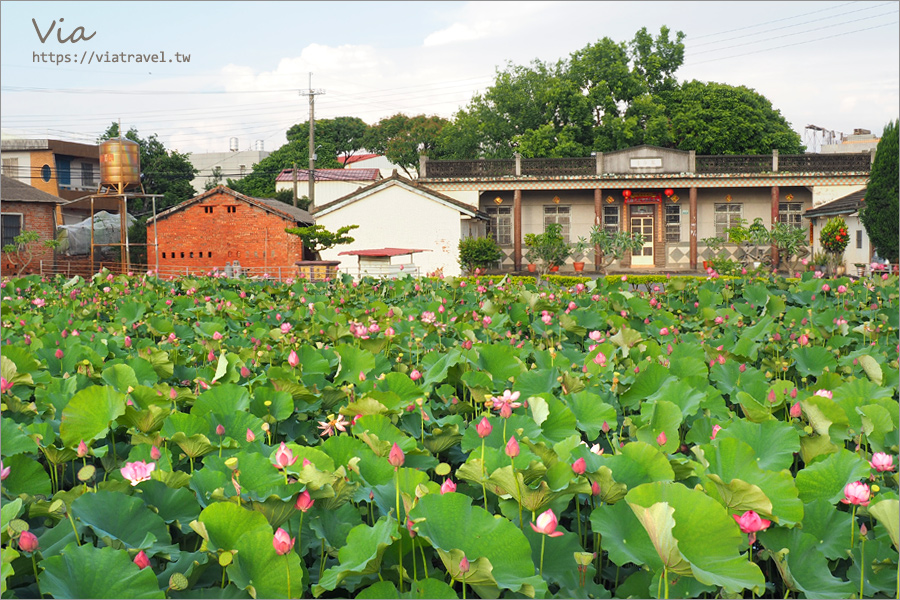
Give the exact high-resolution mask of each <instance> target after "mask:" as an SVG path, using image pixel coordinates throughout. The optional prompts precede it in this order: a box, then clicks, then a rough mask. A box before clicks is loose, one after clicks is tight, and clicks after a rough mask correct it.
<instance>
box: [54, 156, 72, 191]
mask: <svg viewBox="0 0 900 600" xmlns="http://www.w3.org/2000/svg"><path fill="white" fill-rule="evenodd" d="M56 176H57V178H58V179H59V184H60V185H72V161H71V160H69V159H68V158H63V157H62V156H57V157H56Z"/></svg>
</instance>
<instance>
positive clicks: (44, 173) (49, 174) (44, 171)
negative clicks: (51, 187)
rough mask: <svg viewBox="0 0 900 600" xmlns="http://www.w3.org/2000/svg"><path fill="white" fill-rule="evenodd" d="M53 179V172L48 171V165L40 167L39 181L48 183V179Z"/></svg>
mask: <svg viewBox="0 0 900 600" xmlns="http://www.w3.org/2000/svg"><path fill="white" fill-rule="evenodd" d="M51 177H53V171H52V170H51V169H50V165H44V166H43V167H41V179H43V180H44V181H50V178H51Z"/></svg>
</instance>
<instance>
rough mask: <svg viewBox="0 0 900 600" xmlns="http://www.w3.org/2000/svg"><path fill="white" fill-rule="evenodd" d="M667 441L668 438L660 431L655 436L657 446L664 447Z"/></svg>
mask: <svg viewBox="0 0 900 600" xmlns="http://www.w3.org/2000/svg"><path fill="white" fill-rule="evenodd" d="M668 441H669V438H667V437H666V432H665V431H660V432H659V435H658V436H656V443H657V444H659V445H660V446H665V445H666V442H668Z"/></svg>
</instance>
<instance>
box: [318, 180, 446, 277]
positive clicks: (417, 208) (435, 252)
mask: <svg viewBox="0 0 900 600" xmlns="http://www.w3.org/2000/svg"><path fill="white" fill-rule="evenodd" d="M461 218H462V215H460V212H459V210H458V209H456V208H452V207H448V206H445V205H442V204H439V203H438V202H435V201H433V200H431V199H428V198H425V197H423V196H421V195H419V194H416V193H415V192H412V191H410V190H407V189H404V188H402V187H399V186H396V185H394V186H390V187H387V188H385V189H382V190H380V191H378V192H377V193H375V194H372V195H370V196H366V197H364V198H361V199H359V200H357V201H356V202H353V203H351V204H348V205H347V206H344V207H342V208H340V209H338V210H336V211H334V212H330V213H328V214H326V215H316V224H317V225H323V226H324V227H325V229H327V230H328V231H334V230H335V229H337V228H339V227H343V226H345V225H359V229H354V230H353V231H352V232H351V233H350V235H351V236H353V237H354V238H355V241H354V242H353V243H352V244H346V245H343V246H338V247H336V248H332V249H331V250H326V251H325V252H322V259H323V260H340V261H341V265H340V267H341V269H345V268H347V269H351V270H355V269H356V266H357V264H358V263H357V258H356V257H355V256H338V253H340V252H345V251H347V250H372V249H377V248H386V247H387V248H419V249H428V250H431V251H430V252H422V253H419V254H414V255H413V262H414V263H415V264H416V265H417V266H418V267H419V271H420V273H422V274H425V273H429V272H431V271H434V270H436V269H438V268H441V269H443V272H444V275H448V276H450V275H459V274H460V269H459V240H460V235H461ZM407 261H408V256H398V257H395V258H394V261H393V262H395V263H401V262H402V263H405V262H407Z"/></svg>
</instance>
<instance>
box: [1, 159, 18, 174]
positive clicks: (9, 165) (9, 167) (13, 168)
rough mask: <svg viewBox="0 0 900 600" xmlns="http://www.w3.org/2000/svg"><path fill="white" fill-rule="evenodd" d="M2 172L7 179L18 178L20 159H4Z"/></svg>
mask: <svg viewBox="0 0 900 600" xmlns="http://www.w3.org/2000/svg"><path fill="white" fill-rule="evenodd" d="M0 172H2V173H3V174H4V175H6V176H7V177H18V176H19V159H18V158H4V159H3V167H2V171H0Z"/></svg>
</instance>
